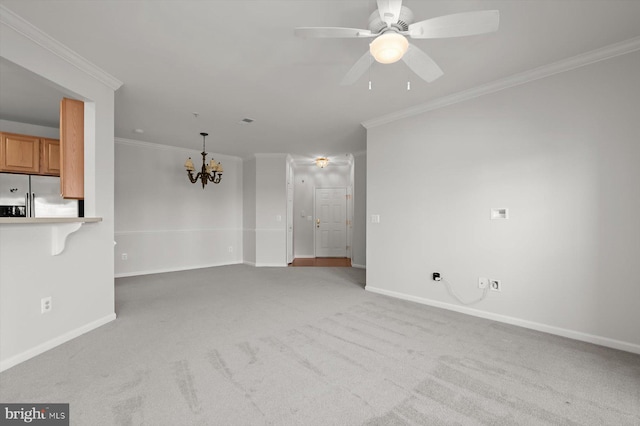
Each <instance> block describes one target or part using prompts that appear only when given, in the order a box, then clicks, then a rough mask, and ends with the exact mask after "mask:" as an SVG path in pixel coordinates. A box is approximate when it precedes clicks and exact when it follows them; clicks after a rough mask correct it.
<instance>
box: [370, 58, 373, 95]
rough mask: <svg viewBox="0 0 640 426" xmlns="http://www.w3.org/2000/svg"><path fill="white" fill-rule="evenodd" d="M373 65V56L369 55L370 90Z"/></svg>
mask: <svg viewBox="0 0 640 426" xmlns="http://www.w3.org/2000/svg"><path fill="white" fill-rule="evenodd" d="M372 66H373V59H372V56H371V55H369V90H371V67H372Z"/></svg>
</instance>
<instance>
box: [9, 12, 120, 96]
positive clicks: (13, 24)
mask: <svg viewBox="0 0 640 426" xmlns="http://www.w3.org/2000/svg"><path fill="white" fill-rule="evenodd" d="M0 23H2V24H4V25H6V26H7V27H9V28H11V29H13V30H14V31H16V32H17V33H19V34H21V35H23V36H25V37H26V38H28V39H30V40H31V41H33V42H35V43H37V44H38V45H40V46H42V47H43V48H45V49H47V50H48V51H50V52H51V53H53V54H54V55H57V56H59V57H60V58H62V59H64V60H65V61H67V62H69V63H70V64H72V65H73V66H75V67H76V68H78V69H79V70H81V71H83V72H85V73H87V74H89V75H90V76H91V77H93V78H95V79H96V80H98V81H100V82H101V83H103V84H104V85H106V86H107V87H109V88H110V89H112V90H114V91H116V90H118V89H119V88H120V86H122V84H123V83H122V82H121V81H120V80H118V79H117V78H115V77H114V76H112V75H111V74H109V73H107V72H106V71H104V70H103V69H102V68H100V67H98V66H97V65H95V64H93V63H92V62H89V61H88V60H86V59H85V58H83V57H82V56H80V55H78V54H77V53H76V52H74V51H73V50H71V49H69V48H68V47H67V46H65V45H64V44H62V43H60V42H59V41H58V40H56V39H54V38H52V37H51V36H50V35H48V34H47V33H45V32H44V31H42V30H41V29H39V28H38V27H36V26H35V25H33V24H32V23H30V22H29V21H27V20H25V19H24V18H22V17H21V16H20V15H17V14H16V13H15V12H13V11H11V10H10V9H8V8H7V7H6V6H4V5H1V4H0Z"/></svg>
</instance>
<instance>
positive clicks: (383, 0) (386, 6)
mask: <svg viewBox="0 0 640 426" xmlns="http://www.w3.org/2000/svg"><path fill="white" fill-rule="evenodd" d="M401 9H402V0H378V13H380V19H382V22H386V24H387V27H389V26H390V25H391V24H395V23H397V22H398V19H399V18H400V10H401Z"/></svg>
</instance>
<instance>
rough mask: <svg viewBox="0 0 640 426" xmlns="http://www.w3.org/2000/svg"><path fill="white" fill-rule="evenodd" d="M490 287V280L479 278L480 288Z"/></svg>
mask: <svg viewBox="0 0 640 426" xmlns="http://www.w3.org/2000/svg"><path fill="white" fill-rule="evenodd" d="M487 287H489V278H485V277H480V278H478V288H487Z"/></svg>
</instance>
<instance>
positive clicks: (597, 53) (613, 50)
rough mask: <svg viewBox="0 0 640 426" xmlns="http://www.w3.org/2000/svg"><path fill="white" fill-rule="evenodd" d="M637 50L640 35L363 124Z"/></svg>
mask: <svg viewBox="0 0 640 426" xmlns="http://www.w3.org/2000/svg"><path fill="white" fill-rule="evenodd" d="M637 50H640V37H634V38H631V39H629V40H625V41H622V42H619V43H614V44H611V45H609V46H605V47H603V48H600V49H596V50H592V51H590V52H587V53H583V54H580V55H576V56H572V57H570V58H566V59H563V60H561V61H558V62H554V63H551V64H547V65H543V66H541V67H538V68H534V69H532V70H529V71H525V72H521V73H518V74H514V75H511V76H509V77H505V78H502V79H499V80H495V81H493V82H490V83H487V84H483V85H480V86H476V87H473V88H471V89H468V90H463V91H462V92H458V93H453V94H451V95H448V96H443V97H441V98H437V99H434V100H432V101H430V102H427V103H424V104H420V105H416V106H413V107H411V108H407V109H403V110H400V111H396V112H393V113H391V114H387V115H383V116H382V117H378V118H374V119H371V120H367V121H363V122H362V123H361V124H362V125H363V126H364V127H365V128H367V129H371V128H373V127H376V126H380V125H383V124H387V123H391V122H393V121H397V120H400V119H403V118H407V117H412V116H415V115H419V114H422V113H425V112H427V111H432V110H435V109H439V108H443V107H446V106H449V105H453V104H456V103H459V102H463V101H466V100H469V99H473V98H477V97H480V96H484V95H488V94H491V93H494V92H497V91H500V90H504V89H508V88H510V87H514V86H519V85H521V84H525V83H528V82H530V81H534V80H538V79H541V78H545V77H549V76H552V75H554V74H558V73H562V72H566V71H570V70H572V69H575V68H579V67H583V66H585V65H589V64H592V63H594V62H598V61H603V60H605V59H609V58H613V57H616V56H620V55H624V54H627V53H631V52H635V51H637Z"/></svg>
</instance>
